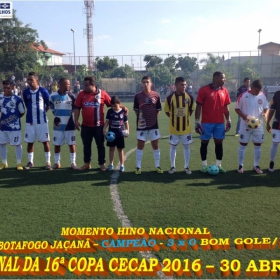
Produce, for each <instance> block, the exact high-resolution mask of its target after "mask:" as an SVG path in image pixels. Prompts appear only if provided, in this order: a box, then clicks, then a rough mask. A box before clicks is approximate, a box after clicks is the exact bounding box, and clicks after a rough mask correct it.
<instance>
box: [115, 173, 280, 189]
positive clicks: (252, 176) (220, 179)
mask: <svg viewBox="0 0 280 280" xmlns="http://www.w3.org/2000/svg"><path fill="white" fill-rule="evenodd" d="M279 175H280V170H279V171H278V170H277V171H275V172H274V173H269V172H267V173H266V171H264V174H256V173H255V172H254V171H253V170H252V171H251V170H248V171H244V173H243V174H239V173H237V171H235V170H231V171H228V172H226V173H225V174H218V175H217V176H211V175H209V174H208V173H205V174H204V173H201V172H200V171H199V170H194V171H192V174H191V175H187V174H186V173H185V172H184V171H181V172H180V171H179V172H176V173H174V174H169V173H168V172H167V171H165V172H164V173H163V174H157V173H156V172H153V171H144V172H143V171H142V173H141V175H135V174H134V172H125V173H123V174H121V176H119V178H118V184H120V183H121V182H135V186H137V184H136V182H141V181H142V182H146V183H148V182H150V184H151V185H152V184H153V182H156V183H157V184H158V183H161V184H163V185H165V184H167V185H170V184H172V183H173V182H175V181H181V180H183V181H184V182H185V185H186V186H187V187H216V188H217V189H220V190H234V189H243V188H250V187H269V188H276V187H280V183H279Z"/></svg>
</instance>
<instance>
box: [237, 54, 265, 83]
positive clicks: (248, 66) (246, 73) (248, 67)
mask: <svg viewBox="0 0 280 280" xmlns="http://www.w3.org/2000/svg"><path fill="white" fill-rule="evenodd" d="M238 68H239V69H238V70H239V77H240V78H239V80H240V81H239V84H242V83H243V79H244V78H246V77H248V78H249V79H250V80H251V81H254V80H257V79H259V78H260V74H259V73H258V72H257V66H254V64H253V62H252V60H251V59H248V60H246V61H245V62H244V63H242V64H239V67H238Z"/></svg>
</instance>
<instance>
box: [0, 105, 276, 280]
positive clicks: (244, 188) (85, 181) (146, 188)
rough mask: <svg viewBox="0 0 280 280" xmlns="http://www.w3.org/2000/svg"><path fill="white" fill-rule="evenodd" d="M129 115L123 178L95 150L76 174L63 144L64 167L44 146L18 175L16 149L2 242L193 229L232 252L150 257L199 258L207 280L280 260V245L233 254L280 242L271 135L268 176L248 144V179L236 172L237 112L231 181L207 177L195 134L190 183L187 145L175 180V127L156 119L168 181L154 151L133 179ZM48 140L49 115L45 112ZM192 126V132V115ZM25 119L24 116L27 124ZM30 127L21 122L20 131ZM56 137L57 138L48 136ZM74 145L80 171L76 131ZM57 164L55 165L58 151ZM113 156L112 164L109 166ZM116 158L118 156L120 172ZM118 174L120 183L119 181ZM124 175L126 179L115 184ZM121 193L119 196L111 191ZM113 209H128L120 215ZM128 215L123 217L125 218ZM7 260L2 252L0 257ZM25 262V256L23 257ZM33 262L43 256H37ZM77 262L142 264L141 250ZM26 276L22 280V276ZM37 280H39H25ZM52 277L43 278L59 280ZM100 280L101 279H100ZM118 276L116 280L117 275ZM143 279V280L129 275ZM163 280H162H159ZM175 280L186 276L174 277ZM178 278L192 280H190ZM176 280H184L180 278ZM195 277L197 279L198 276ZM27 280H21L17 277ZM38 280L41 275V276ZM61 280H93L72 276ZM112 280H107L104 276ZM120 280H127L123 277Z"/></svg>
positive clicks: (5, 181) (4, 183) (6, 183)
mask: <svg viewBox="0 0 280 280" xmlns="http://www.w3.org/2000/svg"><path fill="white" fill-rule="evenodd" d="M125 105H126V106H127V107H128V108H129V110H130V112H129V116H128V119H129V124H130V135H129V137H128V138H127V139H126V148H125V154H126V156H127V157H126V161H125V168H126V169H125V172H124V173H121V174H119V173H118V172H115V173H113V172H100V171H99V166H98V163H97V152H96V147H95V144H94V145H93V156H92V169H91V170H89V171H86V172H81V171H76V170H71V169H70V159H69V150H68V147H67V146H65V145H64V146H63V148H62V152H61V164H62V168H61V169H59V170H53V171H47V170H45V156H44V152H43V145H42V144H39V143H36V145H35V154H34V164H35V167H34V168H32V169H31V170H28V171H27V170H24V171H16V169H15V166H16V160H15V151H14V149H13V148H11V147H9V153H8V164H9V168H8V169H5V170H2V171H1V177H0V178H1V179H0V201H1V204H0V205H1V206H0V207H1V228H0V241H24V240H33V241H36V240H47V241H49V242H50V243H53V241H54V240H64V238H62V236H61V228H62V227H71V228H72V227H113V228H115V229H116V228H118V227H124V226H127V225H130V226H132V227H144V228H145V229H148V228H150V227H162V228H167V227H172V228H173V227H182V228H186V227H194V228H208V229H209V231H210V232H211V233H212V237H213V238H229V239H230V250H217V251H215V250H208V251H207V250H203V249H202V248H201V246H199V248H198V250H192V249H190V248H189V249H188V250H186V251H181V250H174V251H173V250H172V249H171V248H169V247H167V249H161V250H159V251H157V252H153V254H154V256H155V257H157V258H158V259H159V260H160V261H163V260H164V259H165V258H170V259H171V260H173V259H176V258H178V259H180V260H184V259H190V261H193V260H195V259H201V261H202V267H203V269H202V270H203V274H202V276H201V278H222V276H221V272H220V269H219V267H220V262H221V260H223V259H227V260H229V261H232V260H234V259H237V260H239V261H240V263H241V271H242V272H241V274H240V276H239V277H240V278H247V276H246V275H245V269H246V267H247V266H248V263H249V261H250V260H256V263H257V261H258V260H277V259H279V258H278V250H279V249H278V243H277V246H276V247H275V249H274V250H263V249H262V250H254V249H253V250H245V249H243V250H236V249H235V246H234V244H233V240H234V239H236V238H248V237H251V238H257V237H258V238H263V237H270V238H271V239H272V240H274V238H276V237H278V236H279V225H278V218H279V212H280V211H279V208H280V201H279V200H278V197H279V196H280V189H279V186H280V184H279V178H280V177H279V175H280V164H278V162H279V154H280V151H279V152H278V155H277V157H276V160H275V163H276V164H275V168H276V170H275V172H274V173H269V172H268V171H267V168H268V165H269V150H270V145H271V134H269V133H265V142H264V144H263V145H262V156H261V160H260V166H261V168H262V169H263V171H264V174H256V173H254V172H253V171H252V166H253V144H252V143H249V145H248V148H247V150H246V155H245V161H244V173H243V174H239V173H237V171H236V169H237V167H238V163H237V156H238V146H239V142H238V138H237V137H235V126H236V121H237V115H236V113H235V112H234V109H233V108H234V105H235V104H231V106H230V107H231V109H230V112H231V119H232V128H231V130H230V131H229V132H228V133H227V134H226V135H227V136H226V139H225V141H224V157H223V161H222V166H223V167H224V168H225V169H226V170H227V172H226V173H225V174H218V175H217V176H210V175H208V174H203V173H201V172H200V171H199V170H200V168H201V160H200V152H199V149H200V140H199V136H198V134H196V133H195V132H193V138H194V142H193V144H192V145H191V159H190V169H191V170H192V171H193V173H192V174H191V175H187V174H186V173H185V172H184V160H183V150H182V147H181V144H180V145H179V147H178V149H177V159H176V167H177V172H175V173H174V174H169V173H168V170H169V169H170V161H169V144H168V134H169V120H168V118H167V116H166V115H165V113H164V112H161V114H160V115H159V127H160V132H161V135H162V139H161V140H160V142H159V146H160V150H161V168H162V169H163V170H164V173H163V174H157V173H156V172H155V171H154V170H155V167H154V158H153V153H152V148H151V145H150V144H149V143H148V144H146V147H145V149H144V156H143V162H142V174H141V175H135V174H134V169H135V152H134V151H133V149H135V146H136V131H135V130H136V116H135V114H134V112H133V109H132V103H127V104H125ZM48 118H49V127H50V132H51V124H52V116H51V113H50V112H48ZM191 118H192V126H193V130H194V116H192V117H191ZM24 119H25V116H24V117H23V120H24ZM23 127H24V124H23ZM51 133H52V132H51ZM76 139H77V164H78V165H79V166H81V165H82V164H83V152H82V143H81V138H80V135H79V132H77V133H76ZM23 149H24V153H23V164H24V165H25V164H26V163H27V153H26V143H23ZM51 150H52V164H53V163H54V157H53V154H54V152H53V146H52V145H51ZM108 154H109V153H108V148H107V147H106V158H107V162H108ZM207 159H208V165H209V164H211V163H216V160H215V152H214V143H213V141H212V140H211V141H210V143H209V145H208V157H207ZM117 162H118V155H117V153H116V154H115V166H116V165H117ZM112 175H113V178H112ZM118 175H119V176H118ZM113 192H114V193H113ZM116 203H121V205H119V206H118V207H117V206H116ZM122 211H123V212H122ZM1 255H2V256H3V254H2V253H1ZM22 256H24V255H22ZM31 256H33V257H35V256H37V254H33V255H31ZM49 256H52V257H53V256H63V257H65V258H67V259H69V258H70V257H71V254H69V253H64V254H62V253H55V254H50V253H44V254H40V257H41V258H43V259H45V258H47V257H49ZM75 256H77V257H82V256H87V257H88V256H91V257H92V256H93V257H96V258H99V257H103V258H104V259H106V260H109V259H110V258H112V257H127V258H132V257H135V258H142V256H141V255H140V253H139V252H137V251H135V252H124V253H119V252H118V253H116V252H113V253H110V252H108V251H97V252H96V253H94V254H93V253H77V254H75ZM205 265H215V267H216V272H215V273H207V271H206V269H205ZM22 277H23V276H22ZM28 277H31V278H34V277H32V276H28ZM53 277H54V276H51V275H47V276H45V277H44V278H53ZM99 277H100V278H102V276H99ZM109 277H111V278H118V277H117V276H116V275H114V274H113V273H111V274H110V276H109ZM131 277H133V278H137V276H131ZM156 277H160V276H156ZM173 277H174V278H176V277H179V276H176V274H174V275H173ZM180 277H183V278H184V277H187V276H186V275H185V276H184V275H183V276H180ZM180 277H179V278H180ZM192 277H196V275H195V274H194V273H192ZM16 278H20V276H16ZM24 278H26V276H25V277H24ZM35 278H38V277H35ZM60 278H87V276H85V275H80V276H78V275H75V274H73V273H70V272H69V271H67V272H66V274H65V275H64V276H62V277H60ZM106 278H108V276H107V277H106ZM120 278H123V276H122V277H120Z"/></svg>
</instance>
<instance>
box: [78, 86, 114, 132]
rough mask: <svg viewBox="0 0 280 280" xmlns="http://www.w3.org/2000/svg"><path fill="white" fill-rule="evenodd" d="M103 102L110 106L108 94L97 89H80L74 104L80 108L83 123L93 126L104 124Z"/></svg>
mask: <svg viewBox="0 0 280 280" xmlns="http://www.w3.org/2000/svg"><path fill="white" fill-rule="evenodd" d="M104 104H106V106H107V107H110V106H111V97H110V96H109V94H108V93H107V92H106V91H104V90H100V89H98V90H97V92H94V93H87V92H85V91H81V92H80V93H79V95H78V97H77V99H76V102H75V106H76V108H77V109H82V117H83V123H82V124H83V125H85V126H90V127H95V126H102V125H104Z"/></svg>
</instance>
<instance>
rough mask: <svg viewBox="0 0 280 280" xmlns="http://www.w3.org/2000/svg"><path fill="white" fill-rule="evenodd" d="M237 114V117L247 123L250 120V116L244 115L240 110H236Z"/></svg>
mask: <svg viewBox="0 0 280 280" xmlns="http://www.w3.org/2000/svg"><path fill="white" fill-rule="evenodd" d="M235 112H236V114H237V115H239V116H240V117H241V118H242V119H243V120H244V121H245V122H247V121H248V120H249V119H248V115H246V114H243V113H242V111H241V110H240V109H237V108H236V109H235Z"/></svg>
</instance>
